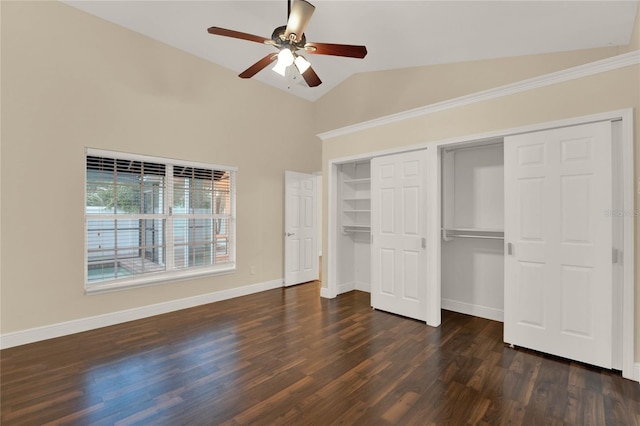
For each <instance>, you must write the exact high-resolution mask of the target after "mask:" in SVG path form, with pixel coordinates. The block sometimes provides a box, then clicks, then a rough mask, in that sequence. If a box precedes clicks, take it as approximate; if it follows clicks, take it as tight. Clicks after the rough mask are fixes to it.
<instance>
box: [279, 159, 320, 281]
mask: <svg viewBox="0 0 640 426" xmlns="http://www.w3.org/2000/svg"><path fill="white" fill-rule="evenodd" d="M317 198H318V196H317V193H316V176H314V175H311V174H307V173H298V172H290V171H285V202H284V204H285V219H284V222H285V223H284V229H285V231H284V232H285V235H284V249H285V257H284V285H285V286H290V285H294V284H300V283H305V282H308V281H313V280H317V279H318V274H319V269H318V204H317V203H318V200H317Z"/></svg>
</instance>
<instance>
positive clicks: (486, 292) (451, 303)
mask: <svg viewBox="0 0 640 426" xmlns="http://www.w3.org/2000/svg"><path fill="white" fill-rule="evenodd" d="M441 159H442V164H441V171H442V180H441V182H442V211H441V217H442V238H441V297H442V301H441V303H442V308H443V309H447V310H451V311H455V312H460V313H464V314H470V315H475V316H479V317H483V318H489V319H493V320H497V321H502V320H503V310H504V155H503V140H502V139H497V140H490V141H483V142H475V143H473V144H465V145H456V146H453V147H446V148H442V151H441Z"/></svg>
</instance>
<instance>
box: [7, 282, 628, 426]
mask: <svg viewBox="0 0 640 426" xmlns="http://www.w3.org/2000/svg"><path fill="white" fill-rule="evenodd" d="M0 357H1V373H0V386H1V395H0V396H1V401H0V402H1V407H2V408H1V411H2V414H1V422H2V424H3V425H42V424H76V425H113V424H117V425H120V424H122V425H132V424H135V425H156V424H157V425H221V424H225V425H226V424H228V425H236V424H260V425H263V424H264V425H271V424H286V425H334V424H360V425H433V424H438V425H440V424H449V425H460V424H478V425H499V424H512V425H519V424H523V425H543V424H544V425H637V424H639V423H640V385H638V384H637V383H635V382H632V381H629V380H625V379H622V378H621V377H620V376H619V375H618V374H616V373H613V372H609V371H603V370H600V369H597V368H592V367H588V366H585V365H581V364H578V363H573V362H568V361H566V360H562V359H558V358H554V357H550V356H544V355H541V354H538V353H535V352H532V351H527V350H523V349H510V348H508V347H505V346H504V345H503V343H502V324H501V323H497V322H493V321H488V320H484V319H480V318H475V317H471V316H466V315H461V314H457V313H453V312H447V311H444V312H443V323H442V326H441V327H439V328H431V327H428V326H426V325H425V324H424V323H420V322H417V321H413V320H409V319H406V318H402V317H398V316H395V315H391V314H387V313H384V312H379V311H375V310H372V309H371V308H370V307H369V295H368V294H367V293H362V292H350V293H347V294H344V295H341V296H339V297H338V298H336V299H334V300H326V299H321V298H320V295H319V284H318V283H317V282H315V283H309V284H304V285H300V286H296V287H291V288H286V289H277V290H271V291H266V292H262V293H259V294H254V295H250V296H245V297H241V298H237V299H233V300H227V301H223V302H218V303H214V304H210V305H206V306H200V307H196V308H192V309H188V310H183V311H179V312H174V313H170V314H166V315H161V316H157V317H153V318H147V319H143V320H139V321H134V322H129V323H126V324H120V325H117V326H112V327H107V328H103V329H100V330H93V331H89V332H85V333H80V334H76V335H72V336H66V337H62V338H58V339H52V340H48V341H44V342H38V343H34V344H30V345H24V346H20V347H16V348H11V349H6V350H4V351H1V353H0Z"/></svg>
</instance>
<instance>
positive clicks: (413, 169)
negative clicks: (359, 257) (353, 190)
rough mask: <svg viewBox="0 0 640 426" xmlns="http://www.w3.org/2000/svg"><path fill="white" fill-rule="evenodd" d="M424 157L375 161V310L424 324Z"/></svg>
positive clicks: (422, 153) (413, 154)
mask: <svg viewBox="0 0 640 426" xmlns="http://www.w3.org/2000/svg"><path fill="white" fill-rule="evenodd" d="M426 165H427V153H426V151H424V150H422V151H414V152H408V153H402V154H395V155H388V156H384V157H378V158H374V159H372V160H371V235H372V239H373V241H372V245H371V250H372V251H371V265H372V268H371V269H372V271H371V305H372V306H373V307H374V308H375V309H380V310H383V311H387V312H393V313H395V314H398V315H403V316H406V317H410V318H415V319H419V320H426V277H427V273H426V272H427V267H426V265H427V251H426V239H425V237H426V202H427V196H426V176H427V175H426Z"/></svg>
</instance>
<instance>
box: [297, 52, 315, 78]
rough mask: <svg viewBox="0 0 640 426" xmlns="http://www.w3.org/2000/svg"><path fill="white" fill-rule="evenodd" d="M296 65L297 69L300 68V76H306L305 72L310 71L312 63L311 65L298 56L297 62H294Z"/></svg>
mask: <svg viewBox="0 0 640 426" xmlns="http://www.w3.org/2000/svg"><path fill="white" fill-rule="evenodd" d="M294 62H295V64H296V68H298V71H299V72H300V74H304V72H305V71H306V70H308V69H309V67H310V66H311V63H309V61H307V60H306V59H305V58H304V57H302V56H299V55H298V56H296V60H295V61H294Z"/></svg>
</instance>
